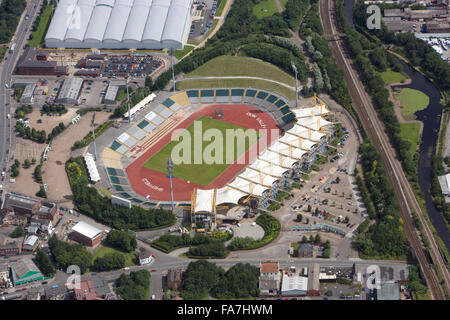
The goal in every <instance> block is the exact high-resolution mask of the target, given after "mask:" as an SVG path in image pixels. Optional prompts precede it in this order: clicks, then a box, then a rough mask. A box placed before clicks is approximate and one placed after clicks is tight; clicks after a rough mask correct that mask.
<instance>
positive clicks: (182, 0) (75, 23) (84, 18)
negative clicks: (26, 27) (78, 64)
mask: <svg viewBox="0 0 450 320" xmlns="http://www.w3.org/2000/svg"><path fill="white" fill-rule="evenodd" d="M192 2H193V0H171V1H170V0H60V1H59V4H58V6H57V8H56V10H55V13H54V15H53V18H52V21H51V23H50V26H49V28H48V31H47V34H46V36H45V44H46V47H47V48H74V49H76V48H96V49H169V48H173V49H182V48H183V46H184V44H185V43H186V41H187V38H188V35H189V26H190V24H191V6H192Z"/></svg>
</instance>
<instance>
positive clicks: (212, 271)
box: [180, 260, 259, 300]
mask: <svg viewBox="0 0 450 320" xmlns="http://www.w3.org/2000/svg"><path fill="white" fill-rule="evenodd" d="M258 278H259V268H257V267H254V266H251V265H250V264H243V263H238V264H235V265H234V266H232V267H231V268H230V269H229V270H228V271H226V272H225V271H224V270H223V268H221V267H218V266H217V265H216V264H214V263H211V262H208V261H205V260H199V261H195V262H191V263H189V265H188V267H187V269H186V271H185V272H184V274H183V280H182V283H181V288H180V294H181V296H182V297H183V299H186V300H199V299H203V298H205V297H206V296H207V295H208V294H209V295H211V296H213V297H214V298H217V299H245V298H251V297H253V298H254V297H257V296H258V295H259V289H258Z"/></svg>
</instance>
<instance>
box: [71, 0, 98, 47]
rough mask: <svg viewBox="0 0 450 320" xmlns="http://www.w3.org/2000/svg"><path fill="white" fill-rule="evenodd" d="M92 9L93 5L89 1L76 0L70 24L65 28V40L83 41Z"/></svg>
mask: <svg viewBox="0 0 450 320" xmlns="http://www.w3.org/2000/svg"><path fill="white" fill-rule="evenodd" d="M94 8H95V4H94V3H93V2H92V1H91V0H78V3H77V9H76V10H75V12H74V14H73V16H72V22H71V23H70V24H69V27H68V28H67V32H66V40H69V41H70V40H72V41H83V39H84V34H85V32H86V29H87V27H88V24H89V21H90V19H91V15H92V12H93V11H94Z"/></svg>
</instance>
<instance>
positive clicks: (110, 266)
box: [94, 252, 125, 271]
mask: <svg viewBox="0 0 450 320" xmlns="http://www.w3.org/2000/svg"><path fill="white" fill-rule="evenodd" d="M123 267H125V256H124V255H123V254H122V253H119V252H112V253H107V254H105V255H104V256H103V257H98V258H96V259H95V260H94V269H95V270H97V271H108V270H114V269H121V268H123Z"/></svg>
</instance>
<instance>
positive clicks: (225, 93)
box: [216, 89, 230, 103]
mask: <svg viewBox="0 0 450 320" xmlns="http://www.w3.org/2000/svg"><path fill="white" fill-rule="evenodd" d="M216 103H230V90H229V89H217V90H216Z"/></svg>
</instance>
